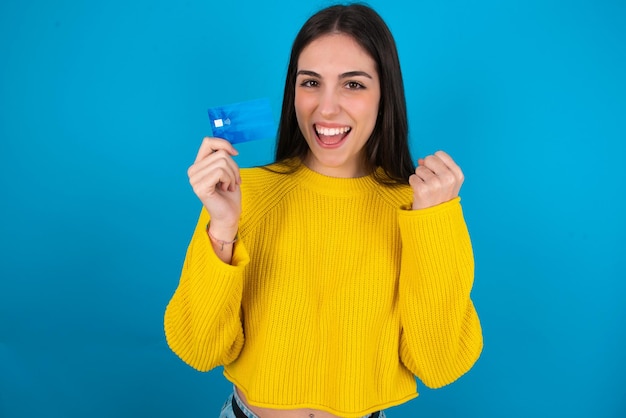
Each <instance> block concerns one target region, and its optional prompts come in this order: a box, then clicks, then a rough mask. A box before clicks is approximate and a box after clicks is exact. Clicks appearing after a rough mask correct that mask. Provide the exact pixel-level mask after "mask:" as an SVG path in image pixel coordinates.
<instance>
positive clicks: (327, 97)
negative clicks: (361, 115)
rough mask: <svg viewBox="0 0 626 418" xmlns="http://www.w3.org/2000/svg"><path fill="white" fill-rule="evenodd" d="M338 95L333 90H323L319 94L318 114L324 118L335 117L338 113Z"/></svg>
mask: <svg viewBox="0 0 626 418" xmlns="http://www.w3.org/2000/svg"><path fill="white" fill-rule="evenodd" d="M340 108H341V107H340V105H339V95H338V94H337V92H336V91H335V90H334V89H331V88H327V89H324V90H323V91H322V92H321V94H320V102H319V112H320V115H322V117H324V118H329V117H331V116H335V115H337V114H338V113H339V110H340Z"/></svg>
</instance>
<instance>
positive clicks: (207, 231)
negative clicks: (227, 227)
mask: <svg viewBox="0 0 626 418" xmlns="http://www.w3.org/2000/svg"><path fill="white" fill-rule="evenodd" d="M209 225H211V222H210V221H209V223H207V224H206V233H207V235H208V236H209V238H211V239H212V240H213V241H215V242H217V243H218V244H222V246H221V247H220V251H224V245H230V244H234V243H236V242H237V240H238V239H239V234H237V235H235V239H234V240H232V241H224V240H221V239H217V238H215V237H214V236H213V234H211V233H210V232H209Z"/></svg>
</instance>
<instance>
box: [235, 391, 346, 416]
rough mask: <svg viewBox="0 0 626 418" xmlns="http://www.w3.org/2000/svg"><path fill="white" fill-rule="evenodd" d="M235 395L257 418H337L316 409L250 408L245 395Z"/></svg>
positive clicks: (239, 393)
mask: <svg viewBox="0 0 626 418" xmlns="http://www.w3.org/2000/svg"><path fill="white" fill-rule="evenodd" d="M236 390H237V394H238V395H239V398H240V399H241V400H242V401H243V403H244V404H245V405H246V407H247V408H248V409H249V410H251V411H252V412H254V413H255V414H256V415H257V416H258V417H259V418H339V417H338V416H337V415H333V414H331V413H330V412H326V411H320V410H317V409H272V408H260V407H258V406H251V405H250V404H249V403H248V400H247V399H246V397H245V395H244V394H243V393H242V392H241V391H240V390H239V389H236Z"/></svg>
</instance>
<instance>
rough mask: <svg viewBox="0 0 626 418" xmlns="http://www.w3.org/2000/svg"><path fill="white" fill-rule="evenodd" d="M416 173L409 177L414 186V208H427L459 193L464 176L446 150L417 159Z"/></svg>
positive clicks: (450, 198)
mask: <svg viewBox="0 0 626 418" xmlns="http://www.w3.org/2000/svg"><path fill="white" fill-rule="evenodd" d="M417 164H418V165H417V168H416V169H415V174H412V175H411V177H409V184H410V185H411V187H412V188H413V209H425V208H429V207H431V206H436V205H438V204H440V203H444V202H447V201H449V200H452V199H454V198H455V197H457V196H458V195H459V190H461V185H462V184H463V180H464V176H463V172H462V171H461V168H460V167H459V166H458V165H456V163H455V162H454V160H453V159H452V158H451V157H450V156H449V155H448V154H446V153H445V152H443V151H437V152H436V153H435V154H433V155H429V156H427V157H424V158H420V159H419V160H418V161H417Z"/></svg>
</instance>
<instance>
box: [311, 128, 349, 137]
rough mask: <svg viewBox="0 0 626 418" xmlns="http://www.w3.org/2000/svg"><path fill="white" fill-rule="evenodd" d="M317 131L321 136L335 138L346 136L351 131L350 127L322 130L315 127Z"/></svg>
mask: <svg viewBox="0 0 626 418" xmlns="http://www.w3.org/2000/svg"><path fill="white" fill-rule="evenodd" d="M315 130H316V131H317V133H318V134H319V135H324V136H335V135H340V134H345V133H346V132H348V131H349V130H350V127H349V126H344V127H343V128H322V127H320V126H315Z"/></svg>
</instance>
